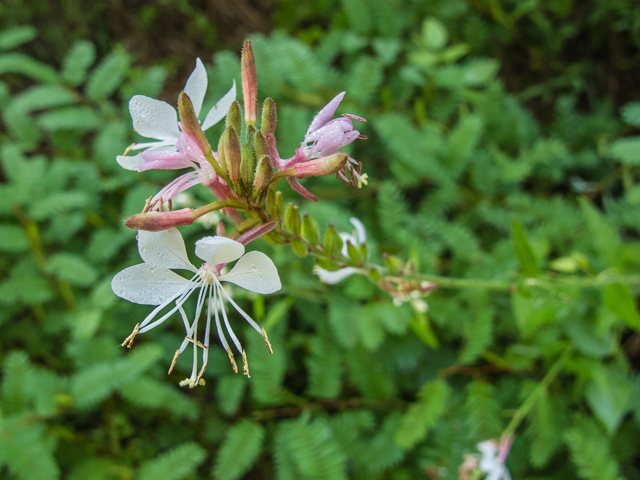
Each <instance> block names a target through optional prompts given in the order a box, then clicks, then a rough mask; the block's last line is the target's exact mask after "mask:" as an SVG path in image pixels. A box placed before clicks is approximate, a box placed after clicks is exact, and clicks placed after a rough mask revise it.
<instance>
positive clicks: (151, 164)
mask: <svg viewBox="0 0 640 480" xmlns="http://www.w3.org/2000/svg"><path fill="white" fill-rule="evenodd" d="M140 155H141V156H142V158H143V159H144V163H142V164H140V165H138V171H139V172H144V171H145V170H154V169H158V170H178V169H180V168H188V167H195V165H194V163H193V161H192V160H191V159H190V158H189V156H188V155H185V154H184V153H181V152H169V151H167V150H147V151H145V152H142V153H141V154H140Z"/></svg>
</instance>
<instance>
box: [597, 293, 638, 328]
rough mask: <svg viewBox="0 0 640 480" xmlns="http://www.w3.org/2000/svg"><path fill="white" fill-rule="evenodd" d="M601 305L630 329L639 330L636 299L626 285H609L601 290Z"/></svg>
mask: <svg viewBox="0 0 640 480" xmlns="http://www.w3.org/2000/svg"><path fill="white" fill-rule="evenodd" d="M602 303H603V304H604V305H605V306H606V307H607V308H608V309H609V310H611V311H612V312H613V313H615V314H616V315H617V316H618V317H620V319H621V320H622V321H623V322H624V323H625V324H626V325H627V326H628V327H630V328H633V329H635V330H639V329H640V314H639V313H638V307H637V304H636V299H635V298H634V297H633V296H632V295H631V292H630V291H629V286H628V285H622V284H620V283H611V284H609V285H606V286H605V287H604V289H603V290H602Z"/></svg>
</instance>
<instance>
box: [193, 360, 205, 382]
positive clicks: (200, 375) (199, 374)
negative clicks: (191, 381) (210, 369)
mask: <svg viewBox="0 0 640 480" xmlns="http://www.w3.org/2000/svg"><path fill="white" fill-rule="evenodd" d="M206 369H207V364H206V363H203V364H202V367H201V368H200V371H199V372H198V376H197V377H196V381H195V384H196V385H204V380H202V375H204V371H205V370H206Z"/></svg>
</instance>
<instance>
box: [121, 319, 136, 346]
mask: <svg viewBox="0 0 640 480" xmlns="http://www.w3.org/2000/svg"><path fill="white" fill-rule="evenodd" d="M138 330H140V324H139V323H137V324H136V326H135V328H134V329H133V332H131V335H129V336H128V337H127V338H125V339H124V342H122V344H121V345H120V346H121V347H124V346H125V345H126V346H127V348H131V346H132V345H133V340H134V339H135V338H136V335H137V334H138Z"/></svg>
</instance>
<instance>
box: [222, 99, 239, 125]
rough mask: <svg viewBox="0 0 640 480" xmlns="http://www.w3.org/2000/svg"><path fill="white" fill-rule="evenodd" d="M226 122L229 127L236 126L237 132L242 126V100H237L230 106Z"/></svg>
mask: <svg viewBox="0 0 640 480" xmlns="http://www.w3.org/2000/svg"><path fill="white" fill-rule="evenodd" d="M225 124H226V126H227V127H233V128H235V129H236V133H237V132H239V131H240V129H241V128H242V112H241V109H240V102H238V101H237V100H236V101H235V102H233V103H232V104H231V106H230V107H229V111H228V112H227V118H226V120H225Z"/></svg>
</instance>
